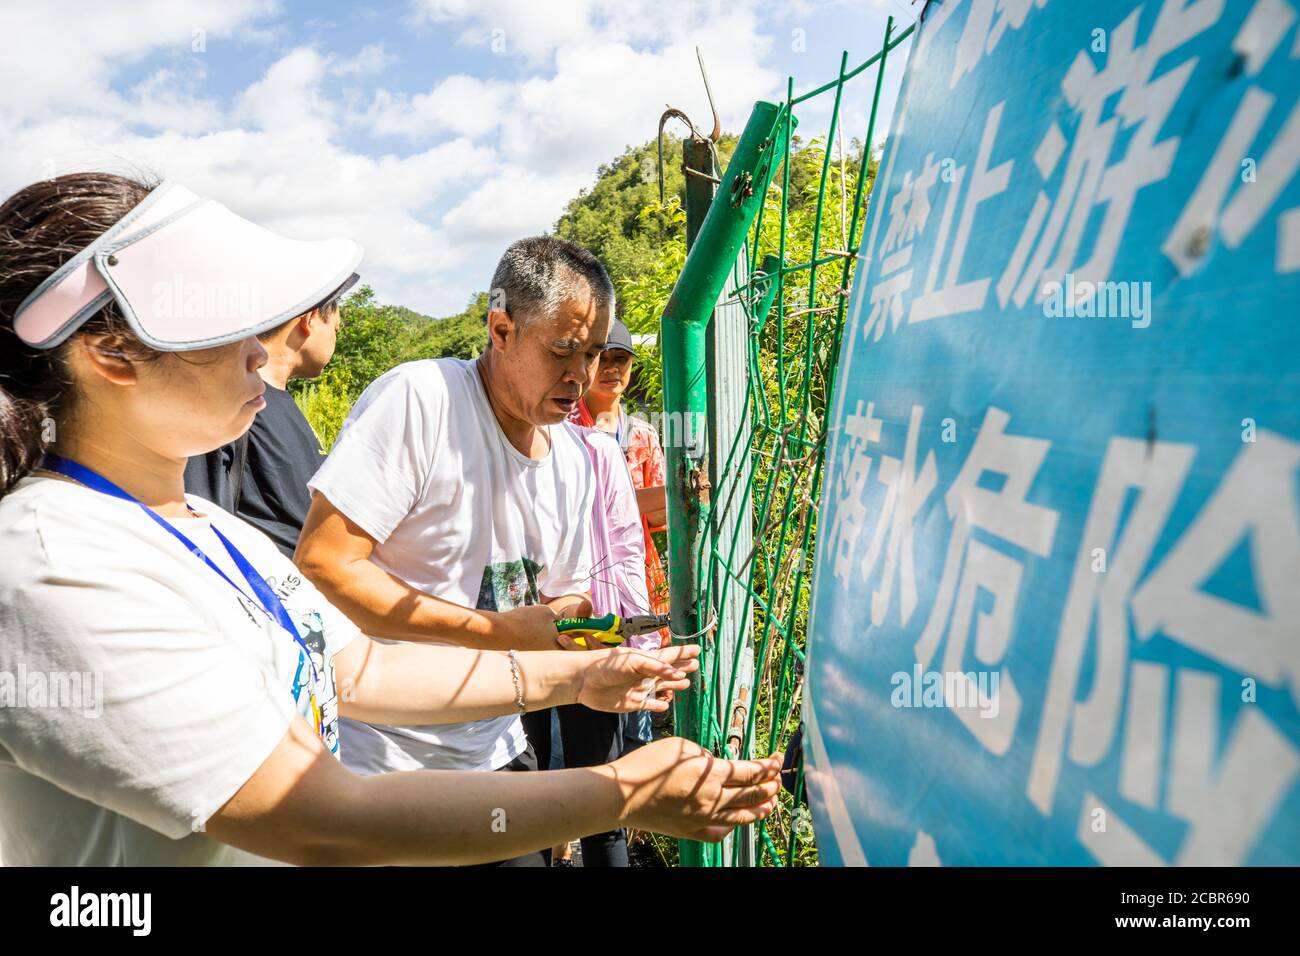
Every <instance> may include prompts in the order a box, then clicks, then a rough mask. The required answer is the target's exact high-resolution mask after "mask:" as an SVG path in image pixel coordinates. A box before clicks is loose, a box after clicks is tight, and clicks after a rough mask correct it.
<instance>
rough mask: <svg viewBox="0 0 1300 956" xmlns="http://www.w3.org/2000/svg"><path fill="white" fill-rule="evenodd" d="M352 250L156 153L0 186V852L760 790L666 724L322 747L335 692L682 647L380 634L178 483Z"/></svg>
mask: <svg viewBox="0 0 1300 956" xmlns="http://www.w3.org/2000/svg"><path fill="white" fill-rule="evenodd" d="M360 258H361V250H360V248H359V247H358V246H357V245H356V244H355V243H352V242H349V241H346V240H341V239H332V240H326V241H321V242H296V241H290V240H287V239H283V238H281V237H279V236H277V235H275V234H273V233H271V232H268V231H267V230H265V229H262V228H260V227H258V226H256V225H254V224H252V223H250V222H247V221H245V220H243V219H241V218H240V217H238V216H236V215H235V214H234V213H232V212H230V211H229V210H228V209H226V208H225V207H223V206H221V205H220V204H218V203H215V202H212V201H210V200H204V199H200V198H199V197H197V196H195V195H194V194H193V193H191V192H189V191H188V190H186V189H184V188H182V187H180V186H177V185H174V184H171V183H164V184H163V185H161V186H158V187H157V188H155V189H153V190H152V191H151V190H150V189H149V188H148V187H146V186H144V185H141V184H139V183H136V182H134V181H131V180H128V179H124V178H121V177H118V176H112V175H107V174H74V175H69V176H64V177H60V178H58V179H54V180H49V181H45V182H40V183H36V184H34V185H32V186H30V187H28V188H26V189H23V190H21V191H20V192H18V193H16V194H15V195H13V196H11V197H10V198H9V199H8V200H7V201H5V202H4V204H3V205H0V556H3V557H2V558H0V858H2V859H3V861H4V863H6V864H10V865H12V864H40V863H48V864H74V863H80V864H213V863H241V862H253V863H256V862H266V861H267V860H279V861H285V862H290V863H304V864H311V863H355V864H421V863H429V864H468V863H478V862H484V861H489V860H499V859H502V858H506V857H512V856H518V855H520V854H523V853H526V852H528V851H531V850H538V849H541V848H543V847H548V846H554V845H555V844H557V843H560V842H563V841H567V840H570V839H573V838H576V837H579V836H582V835H584V834H588V833H595V832H601V831H605V830H610V829H613V828H615V827H619V826H636V827H639V828H643V829H650V830H658V831H660V832H664V833H668V834H671V835H678V836H685V837H691V838H697V839H706V840H716V839H720V838H721V837H722V836H723V835H724V834H725V833H726V832H728V831H729V830H730V829H731V828H732V827H734V826H736V825H738V824H745V823H750V822H753V821H755V820H758V819H761V818H762V817H764V816H766V815H767V813H769V812H770V811H771V809H772V807H773V805H774V801H775V794H776V791H777V788H778V776H777V775H778V773H779V771H780V761H779V760H772V759H769V760H764V761H740V762H728V761H722V760H717V759H715V758H713V757H711V756H710V755H708V754H707V753H705V752H704V751H702V750H701V749H700V748H698V747H696V746H695V745H693V744H690V743H688V742H686V741H682V740H669V741H661V742H658V743H656V744H652V745H651V746H648V747H645V748H643V749H641V750H638V751H636V752H635V753H634V754H632V755H630V756H628V757H625V758H623V759H622V760H619V761H617V762H616V763H613V764H610V765H607V766H604V767H594V768H586V769H580V770H563V771H554V772H545V773H519V774H483V773H459V772H454V771H418V772H412V773H401V774H387V775H380V776H372V777H360V776H354V775H353V774H351V773H350V772H348V771H347V770H346V769H344V768H343V766H342V765H341V764H340V763H339V761H338V760H337V759H336V756H337V751H338V746H339V745H338V737H337V732H336V725H337V721H338V716H339V714H340V712H341V713H343V714H347V715H350V716H354V717H356V718H358V719H360V720H365V721H370V722H380V723H384V722H391V723H396V724H421V723H424V724H427V723H438V722H450V721H466V720H475V719H479V718H483V717H488V716H495V715H499V714H506V713H512V712H515V711H523V710H533V709H540V708H546V707H551V706H554V705H557V704H567V703H571V702H575V701H578V702H581V703H583V704H586V705H587V706H590V707H595V708H598V709H603V710H610V711H630V710H637V709H640V708H643V707H644V708H648V709H651V710H660V709H663V708H664V707H665V706H666V704H664V703H662V702H660V701H658V700H656V699H655V697H654V690H655V682H656V681H657V686H658V689H659V690H665V689H680V688H682V687H684V686H685V684H686V680H685V674H686V673H687V672H689V671H691V670H694V669H695V668H696V667H697V666H698V662H697V660H696V659H695V655H696V654H697V653H698V649H696V648H689V649H685V648H671V649H668V650H666V651H662V652H657V654H651V653H642V652H635V651H621V650H616V651H610V652H591V653H588V654H571V653H567V652H565V651H559V650H557V651H555V652H541V653H527V654H525V653H520V654H514V653H509V654H501V653H491V652H479V651H471V650H466V649H461V648H450V647H436V646H417V645H390V644H379V643H376V642H373V641H371V640H370V639H369V638H367V637H365V636H363V635H360V634H359V633H358V632H357V629H356V627H355V626H354V625H352V624H351V623H350V622H349V621H348V620H347V619H346V618H345V617H343V615H341V614H340V613H339V612H338V611H337V610H335V609H334V608H333V607H331V606H330V605H329V603H328V602H326V601H325V600H324V599H323V598H322V597H321V596H320V595H319V593H318V592H317V591H316V590H315V588H313V587H312V585H311V584H310V583H309V582H308V581H306V580H305V579H304V578H303V577H302V576H301V575H299V574H298V573H297V571H296V569H295V568H294V566H293V565H292V564H291V563H290V562H289V561H288V559H286V558H285V557H284V556H283V555H282V554H280V552H279V551H278V550H277V549H276V548H275V546H274V545H273V544H272V543H271V541H270V540H269V539H268V538H266V537H265V536H264V535H262V534H261V533H260V532H259V531H257V530H256V529H254V528H252V527H251V526H249V525H247V524H245V523H243V522H241V521H240V520H239V519H237V518H235V517H233V516H231V515H229V514H227V513H225V512H223V511H221V510H220V509H217V508H216V507H215V506H213V505H211V504H210V503H209V502H205V501H203V500H202V499H199V498H193V497H191V498H189V499H188V500H187V499H186V496H185V494H184V489H183V485H182V473H183V470H184V466H185V461H186V459H187V458H188V457H189V456H191V455H197V454H202V453H205V452H208V451H210V450H212V449H214V448H217V447H218V446H220V445H222V444H225V443H226V442H229V441H231V440H233V439H234V438H236V437H237V436H238V435H240V434H241V433H242V432H243V431H244V430H245V429H247V428H248V427H249V425H250V423H251V422H252V420H253V416H254V415H255V414H256V413H257V411H258V409H259V408H260V406H261V403H262V399H261V398H260V397H259V396H260V393H261V391H262V388H263V385H262V381H261V379H260V377H259V376H258V372H257V369H258V367H259V365H260V364H261V363H262V362H263V361H265V358H266V353H265V352H264V351H263V350H262V347H261V345H260V344H259V343H258V340H257V338H256V335H257V334H258V333H260V332H263V331H265V330H266V329H269V328H273V327H275V326H276V325H278V324H280V323H283V322H284V321H286V320H288V319H290V318H292V317H294V316H295V315H299V314H301V313H304V312H306V311H308V310H310V309H311V308H312V307H313V306H315V305H317V304H319V303H320V302H322V301H324V300H326V299H327V298H328V297H329V296H330V294H331V293H332V292H333V291H334V290H336V289H337V288H338V286H339V285H340V284H341V283H343V282H344V281H345V280H346V279H347V278H348V277H349V276H350V275H351V274H352V272H353V271H354V269H355V268H356V266H357V264H358V262H359V261H360ZM484 613H485V612H479V611H469V610H467V611H466V614H467V615H472V614H484ZM491 624H492V625H493V626H498V627H501V628H505V629H506V630H503V631H502V633H509V631H508V628H509V627H510V622H509V616H508V615H499V616H494V617H493V619H492V621H491Z"/></svg>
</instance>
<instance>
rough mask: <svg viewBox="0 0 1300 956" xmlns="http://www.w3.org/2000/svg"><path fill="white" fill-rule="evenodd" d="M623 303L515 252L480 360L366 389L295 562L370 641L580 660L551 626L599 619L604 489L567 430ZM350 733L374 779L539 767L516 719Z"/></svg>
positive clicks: (589, 277)
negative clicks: (558, 654) (596, 593)
mask: <svg viewBox="0 0 1300 956" xmlns="http://www.w3.org/2000/svg"><path fill="white" fill-rule="evenodd" d="M613 303H614V289H613V285H612V283H611V282H610V279H609V275H608V274H607V273H606V272H605V269H604V267H603V266H602V265H601V264H600V261H599V260H598V259H596V257H595V256H593V255H591V253H589V252H587V251H586V250H584V249H582V248H581V247H579V246H576V245H574V244H573V243H570V242H566V241H564V240H561V239H555V238H551V237H538V238H532V239H523V240H520V241H519V242H516V243H514V244H513V245H511V246H510V248H509V249H507V250H506V253H505V255H504V256H503V257H502V259H501V262H500V263H499V264H498V266H497V269H496V273H495V274H494V275H493V279H492V294H491V299H490V309H489V312H488V315H487V328H488V342H487V346H486V348H485V350H484V352H483V354H482V355H481V356H479V358H478V359H476V360H473V361H465V360H461V359H453V358H444V359H429V360H425V361H418V362H409V363H407V364H404V365H401V366H398V367H397V368H395V369H393V370H391V371H390V372H388V373H387V374H385V375H383V376H381V377H380V378H378V379H376V380H375V381H374V382H373V383H372V384H371V385H370V387H369V388H367V389H366V391H365V393H364V394H363V395H362V396H361V398H360V399H359V400H358V402H357V404H356V406H355V407H354V408H353V410H352V412H351V414H350V415H349V416H348V419H347V422H346V423H345V424H344V426H343V429H342V431H341V432H340V433H339V437H338V441H337V443H336V444H335V446H334V449H333V451H332V452H331V453H330V455H329V457H328V459H327V460H326V461H325V464H324V465H322V466H321V468H320V470H319V471H318V472H317V473H316V475H315V476H314V477H313V478H312V479H311V481H310V482H309V487H310V488H311V489H312V491H313V493H314V496H313V500H312V506H311V510H310V512H309V513H308V515H307V522H306V524H305V526H304V527H303V532H302V536H301V538H300V540H299V544H298V552H297V554H296V556H295V560H296V561H297V563H298V564H299V566H300V567H301V568H302V569H303V571H304V573H305V574H306V575H307V577H308V578H310V579H311V580H312V581H313V582H314V583H315V584H316V586H317V587H318V588H319V589H320V590H321V591H322V592H323V593H324V594H325V596H326V597H327V598H328V599H329V600H330V601H331V602H333V603H334V604H335V605H337V606H338V607H339V608H340V609H341V610H342V611H343V612H344V613H345V614H347V615H348V617H350V618H351V619H352V620H353V621H355V622H356V623H357V624H358V625H359V626H360V627H361V629H362V630H363V631H364V632H365V633H367V634H370V635H373V636H375V637H377V638H381V639H387V640H396V641H421V642H439V643H448V644H459V645H463V646H467V647H479V648H487V649H495V650H504V649H509V648H514V649H518V650H543V649H554V648H555V647H556V646H557V645H559V646H565V647H574V645H573V643H572V642H571V641H569V640H568V639H567V638H559V637H557V633H556V630H555V621H556V620H557V619H558V618H560V617H569V616H579V615H586V614H589V613H590V611H591V605H590V595H589V593H588V590H589V586H590V580H591V573H592V568H591V564H592V556H591V554H590V545H589V544H588V538H587V534H586V532H585V528H586V524H587V521H588V520H589V515H590V514H591V510H592V496H593V494H594V485H593V478H592V473H591V464H590V460H589V458H588V456H587V454H586V451H585V449H584V447H583V445H582V443H581V441H580V440H579V438H578V436H577V434H576V433H575V432H574V431H573V429H572V426H570V425H567V424H565V418H566V417H567V416H568V414H569V413H570V411H572V409H573V407H574V405H575V404H576V402H577V400H578V397H579V396H580V395H582V393H583V391H584V390H585V389H586V387H587V383H588V381H589V380H590V379H591V376H592V375H593V374H594V372H595V369H596V366H597V364H598V362H599V359H600V352H601V348H602V346H603V345H604V343H605V339H606V336H607V334H608V332H609V328H610V324H611V321H612V314H613ZM575 649H576V648H575ZM343 693H346V688H344V689H343ZM341 733H342V735H343V738H344V744H343V755H344V762H345V763H346V765H347V766H349V767H350V768H351V769H353V770H356V771H358V772H362V773H382V772H386V771H394V770H416V769H421V768H440V769H461V770H485V771H492V770H502V769H507V768H508V769H535V767H536V760H535V759H534V758H533V757H532V751H531V749H530V748H529V747H528V742H527V740H526V738H525V735H524V731H523V727H522V725H521V723H520V720H519V718H518V717H498V718H493V719H490V720H481V721H474V722H472V723H464V724H439V725H436V726H422V727H391V726H383V727H379V726H374V725H370V724H363V723H358V722H354V721H350V720H347V719H344V720H343V721H342V723H341ZM544 861H545V857H544V856H543V855H542V854H530V855H529V857H525V858H520V859H519V860H514V861H504V862H505V863H507V864H512V865H545V864H544Z"/></svg>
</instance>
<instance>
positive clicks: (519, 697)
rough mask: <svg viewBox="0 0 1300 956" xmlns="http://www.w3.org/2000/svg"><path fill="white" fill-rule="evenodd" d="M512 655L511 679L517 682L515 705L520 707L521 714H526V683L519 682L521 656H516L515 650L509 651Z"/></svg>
mask: <svg viewBox="0 0 1300 956" xmlns="http://www.w3.org/2000/svg"><path fill="white" fill-rule="evenodd" d="M507 653H508V654H509V655H510V679H511V680H512V681H514V682H515V706H516V707H518V708H519V716H521V717H522V716H523V715H524V711H525V710H526V708H525V707H524V685H523V684H521V683H520V682H519V658H518V657H516V656H515V652H514V651H508V652H507Z"/></svg>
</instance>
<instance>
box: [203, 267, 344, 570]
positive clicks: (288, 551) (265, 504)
mask: <svg viewBox="0 0 1300 956" xmlns="http://www.w3.org/2000/svg"><path fill="white" fill-rule="evenodd" d="M357 278H358V277H357V275H356V274H355V273H354V274H353V275H352V276H351V277H349V279H348V280H347V281H346V282H345V283H343V285H341V286H339V288H337V289H336V290H334V292H332V293H331V294H330V296H329V297H328V298H327V299H326V300H325V301H324V302H322V303H321V304H320V305H318V306H316V307H315V308H313V309H310V310H309V311H307V312H304V313H303V314H302V315H300V316H298V317H297V318H295V319H290V320H289V321H288V322H286V323H285V324H284V325H281V326H279V327H278V328H275V329H272V330H271V331H269V332H265V333H263V334H262V335H260V336H258V339H259V340H260V341H261V343H262V346H263V347H264V348H265V349H266V352H267V360H266V364H265V365H263V366H262V368H261V369H260V372H261V375H262V379H263V381H265V382H266V394H265V396H264V397H265V398H266V408H264V409H262V411H260V412H258V414H257V417H256V418H255V419H253V426H252V427H251V428H250V429H249V430H248V431H247V432H245V433H244V435H243V436H242V437H241V438H240V439H239V440H238V441H235V442H232V443H231V444H229V445H224V446H223V447H221V448H218V449H217V450H216V451H213V452H209V453H208V454H206V455H202V456H199V457H195V458H191V459H190V460H189V464H188V465H187V466H186V468H185V490H186V491H187V492H189V493H190V494H193V495H198V496H199V497H201V498H207V499H208V500H209V501H211V502H213V503H214V504H216V505H218V506H220V507H221V508H224V509H225V510H226V511H229V512H231V513H232V514H237V515H239V516H240V517H241V518H243V519H244V520H246V521H248V522H250V523H252V524H254V525H256V526H257V527H258V528H259V529H261V530H262V531H264V532H265V533H266V534H267V535H268V536H269V537H270V538H271V540H272V541H274V542H275V545H276V547H278V548H279V549H280V550H281V551H283V552H284V553H285V555H287V556H288V557H290V558H292V557H293V552H294V549H295V548H297V546H298V535H299V533H301V531H302V523H303V521H304V520H306V518H307V509H308V508H310V507H311V492H310V491H308V490H307V481H308V479H309V478H311V476H312V475H314V474H315V473H316V469H317V468H319V467H320V464H321V462H323V461H324V460H325V452H324V451H323V450H322V449H321V445H320V439H319V438H318V437H317V436H316V433H315V432H314V431H312V427H311V425H310V424H309V423H308V421H307V419H306V417H305V416H304V415H303V413H302V412H301V411H299V409H298V406H297V404H296V403H295V402H294V400H293V396H292V395H290V394H289V392H288V391H287V388H288V385H289V380H290V379H294V378H315V377H316V376H317V375H319V374H320V373H321V372H322V371H324V370H325V366H326V365H327V364H328V363H329V360H330V359H331V358H332V357H333V355H334V343H335V339H336V337H337V335H338V329H339V322H340V321H341V318H340V315H339V300H340V299H341V298H342V297H343V294H344V293H345V292H347V291H348V289H350V288H351V287H352V286H353V284H355V283H356V281H357Z"/></svg>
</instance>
